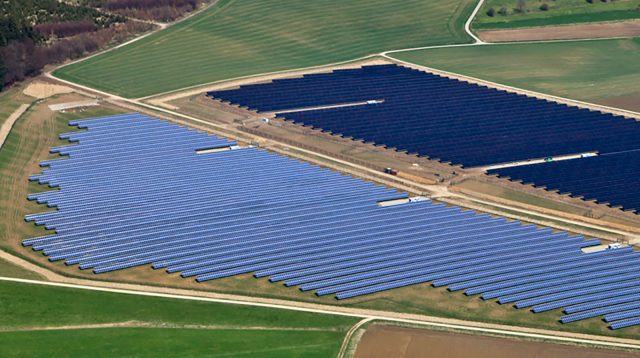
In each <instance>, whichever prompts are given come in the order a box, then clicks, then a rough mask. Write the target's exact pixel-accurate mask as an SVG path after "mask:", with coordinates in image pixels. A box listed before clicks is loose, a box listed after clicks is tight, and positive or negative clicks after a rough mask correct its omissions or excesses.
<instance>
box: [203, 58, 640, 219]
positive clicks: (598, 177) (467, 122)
mask: <svg viewBox="0 0 640 358" xmlns="http://www.w3.org/2000/svg"><path fill="white" fill-rule="evenodd" d="M207 95H208V96H210V97H211V98H214V99H217V100H220V101H223V102H226V103H230V104H232V105H237V106H241V107H246V108H248V109H249V110H255V111H257V112H258V113H266V112H273V113H275V114H276V116H278V117H280V118H283V119H284V120H286V121H292V122H294V123H296V124H299V125H302V126H308V127H311V128H316V129H318V130H321V131H324V132H328V133H330V134H333V135H338V136H342V137H346V138H353V139H354V140H359V141H363V142H368V143H373V144H375V145H380V146H384V147H386V148H390V149H394V150H397V151H402V152H408V153H413V154H417V155H419V156H421V157H426V158H429V159H433V160H439V161H441V162H445V163H451V164H453V165H459V166H462V167H465V168H468V167H472V168H473V167H490V166H491V165H496V164H504V163H511V162H525V161H529V160H536V159H542V158H554V157H562V156H577V157H579V158H580V160H567V161H561V162H556V163H552V164H550V165H547V164H548V163H543V164H539V165H531V166H513V167H506V168H501V169H493V170H489V173H491V174H496V173H497V174H499V175H500V176H507V177H511V178H512V179H515V180H524V181H526V182H532V183H534V184H535V185H539V186H546V187H547V189H559V190H560V191H561V192H563V193H571V194H572V195H575V196H580V197H584V198H585V199H587V200H596V201H597V202H603V203H608V204H609V205H611V206H615V207H621V208H623V209H625V210H635V208H637V205H638V194H637V192H636V190H635V189H637V186H636V185H635V184H633V183H635V182H636V181H637V178H635V175H634V173H635V171H637V165H635V166H634V165H629V163H636V162H637V161H638V160H639V159H640V151H638V150H640V124H638V123H637V121H635V120H633V119H630V118H626V117H623V116H621V115H614V114H610V113H604V112H599V111H593V110H589V109H585V108H578V107H575V106H569V105H566V104H560V103H556V102H551V101H548V100H543V99H538V98H534V97H528V96H524V95H520V94H516V93H511V92H506V91H503V90H498V89H495V88H488V87H485V86H481V85H478V84H474V83H468V82H463V81H460V80H455V79H449V78H446V77H442V76H439V75H435V74H431V73H425V72H422V71H419V70H415V69H411V68H406V67H401V66H397V65H382V66H365V67H362V68H359V69H349V70H336V71H333V72H330V73H323V74H311V75H305V76H303V77H301V78H293V79H282V80H274V81H272V82H270V83H264V84H256V85H246V86H241V87H240V88H236V89H230V90H219V91H212V92H209V93H208V94H207ZM460 103H463V104H464V106H460ZM390 118H392V120H391V121H390V120H389V119H390ZM563 168H565V170H563ZM567 173H570V174H567ZM623 187H624V188H625V189H626V190H620V189H621V188H623Z"/></svg>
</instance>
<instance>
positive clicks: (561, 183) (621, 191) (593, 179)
mask: <svg viewBox="0 0 640 358" xmlns="http://www.w3.org/2000/svg"><path fill="white" fill-rule="evenodd" d="M488 173H490V174H497V175H499V176H500V177H505V178H510V179H511V180H518V181H522V182H524V183H532V184H534V185H535V186H537V187H543V188H545V189H547V190H557V191H559V192H560V193H563V194H571V196H574V197H582V198H583V199H584V200H595V201H597V202H598V203H604V204H607V205H609V206H612V207H620V208H622V209H623V210H633V211H635V212H636V213H637V211H638V208H640V151H630V152H624V153H615V154H607V155H600V156H597V157H589V158H582V159H576V160H563V161H558V162H552V163H543V164H536V165H525V166H520V167H511V168H502V169H495V170H490V171H488Z"/></svg>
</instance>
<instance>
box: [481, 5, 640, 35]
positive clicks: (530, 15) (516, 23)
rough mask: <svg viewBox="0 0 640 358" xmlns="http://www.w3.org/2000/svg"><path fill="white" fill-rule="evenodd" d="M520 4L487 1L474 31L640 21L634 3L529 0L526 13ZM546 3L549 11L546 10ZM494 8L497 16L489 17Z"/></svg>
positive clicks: (637, 7)
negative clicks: (519, 6)
mask: <svg viewBox="0 0 640 358" xmlns="http://www.w3.org/2000/svg"><path fill="white" fill-rule="evenodd" d="M518 3H519V1H517V0H488V1H486V2H485V3H484V5H483V6H482V9H481V10H480V11H479V12H478V16H477V17H476V19H475V20H474V23H473V28H474V29H477V30H485V29H508V28H517V27H533V26H548V25H565V24H576V23H591V22H600V21H620V20H630V19H638V18H640V11H638V9H639V8H640V4H639V3H638V2H637V1H634V0H617V1H607V2H605V1H600V0H594V1H593V2H592V3H589V2H587V1H585V0H561V1H544V0H528V1H524V7H523V9H522V11H519V10H520V9H519V8H518ZM545 4H546V6H547V8H546V10H543V8H544V6H543V5H545ZM491 9H493V16H490V15H489V13H490V10H491ZM501 9H503V11H501Z"/></svg>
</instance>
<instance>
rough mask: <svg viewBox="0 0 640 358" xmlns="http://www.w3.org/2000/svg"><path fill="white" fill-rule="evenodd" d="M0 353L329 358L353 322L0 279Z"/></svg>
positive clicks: (26, 354) (284, 312)
mask: <svg viewBox="0 0 640 358" xmlns="http://www.w3.org/2000/svg"><path fill="white" fill-rule="evenodd" d="M0 301H1V302H2V303H3V304H2V305H1V307H0V316H1V317H2V322H0V355H1V356H2V357H24V356H44V355H47V356H51V357H61V356H89V355H91V356H96V357H102V356H104V357H113V356H136V357H157V356H167V355H168V356H174V357H175V356H198V357H203V356H207V357H212V356H216V357H217V356H221V355H226V354H231V353H233V356H238V357H255V356H260V357H281V356H290V357H303V356H304V357H330V356H335V355H336V353H337V351H338V349H339V348H340V344H341V342H342V339H343V336H344V334H345V332H346V331H347V330H348V329H349V327H350V326H352V325H353V324H355V322H356V321H357V318H349V317H340V316H327V315H321V314H313V313H305V312H294V311H286V310H277V309H269V308H256V307H246V306H236V305H227V304H221V303H210V302H194V301H181V300H175V299H167V298H159V297H141V296H131V295H126V294H117V293H108V292H96V291H86V290H77V289H70V288H61V287H47V286H39V285H31V284H23V283H13V282H0Z"/></svg>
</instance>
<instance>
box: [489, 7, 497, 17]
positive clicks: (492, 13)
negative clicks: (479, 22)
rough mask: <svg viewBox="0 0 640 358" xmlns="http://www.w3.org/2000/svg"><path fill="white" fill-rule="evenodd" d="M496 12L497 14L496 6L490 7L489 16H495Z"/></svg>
mask: <svg viewBox="0 0 640 358" xmlns="http://www.w3.org/2000/svg"><path fill="white" fill-rule="evenodd" d="M495 14H496V10H495V9H494V8H489V10H487V16H489V17H494V16H495Z"/></svg>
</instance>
